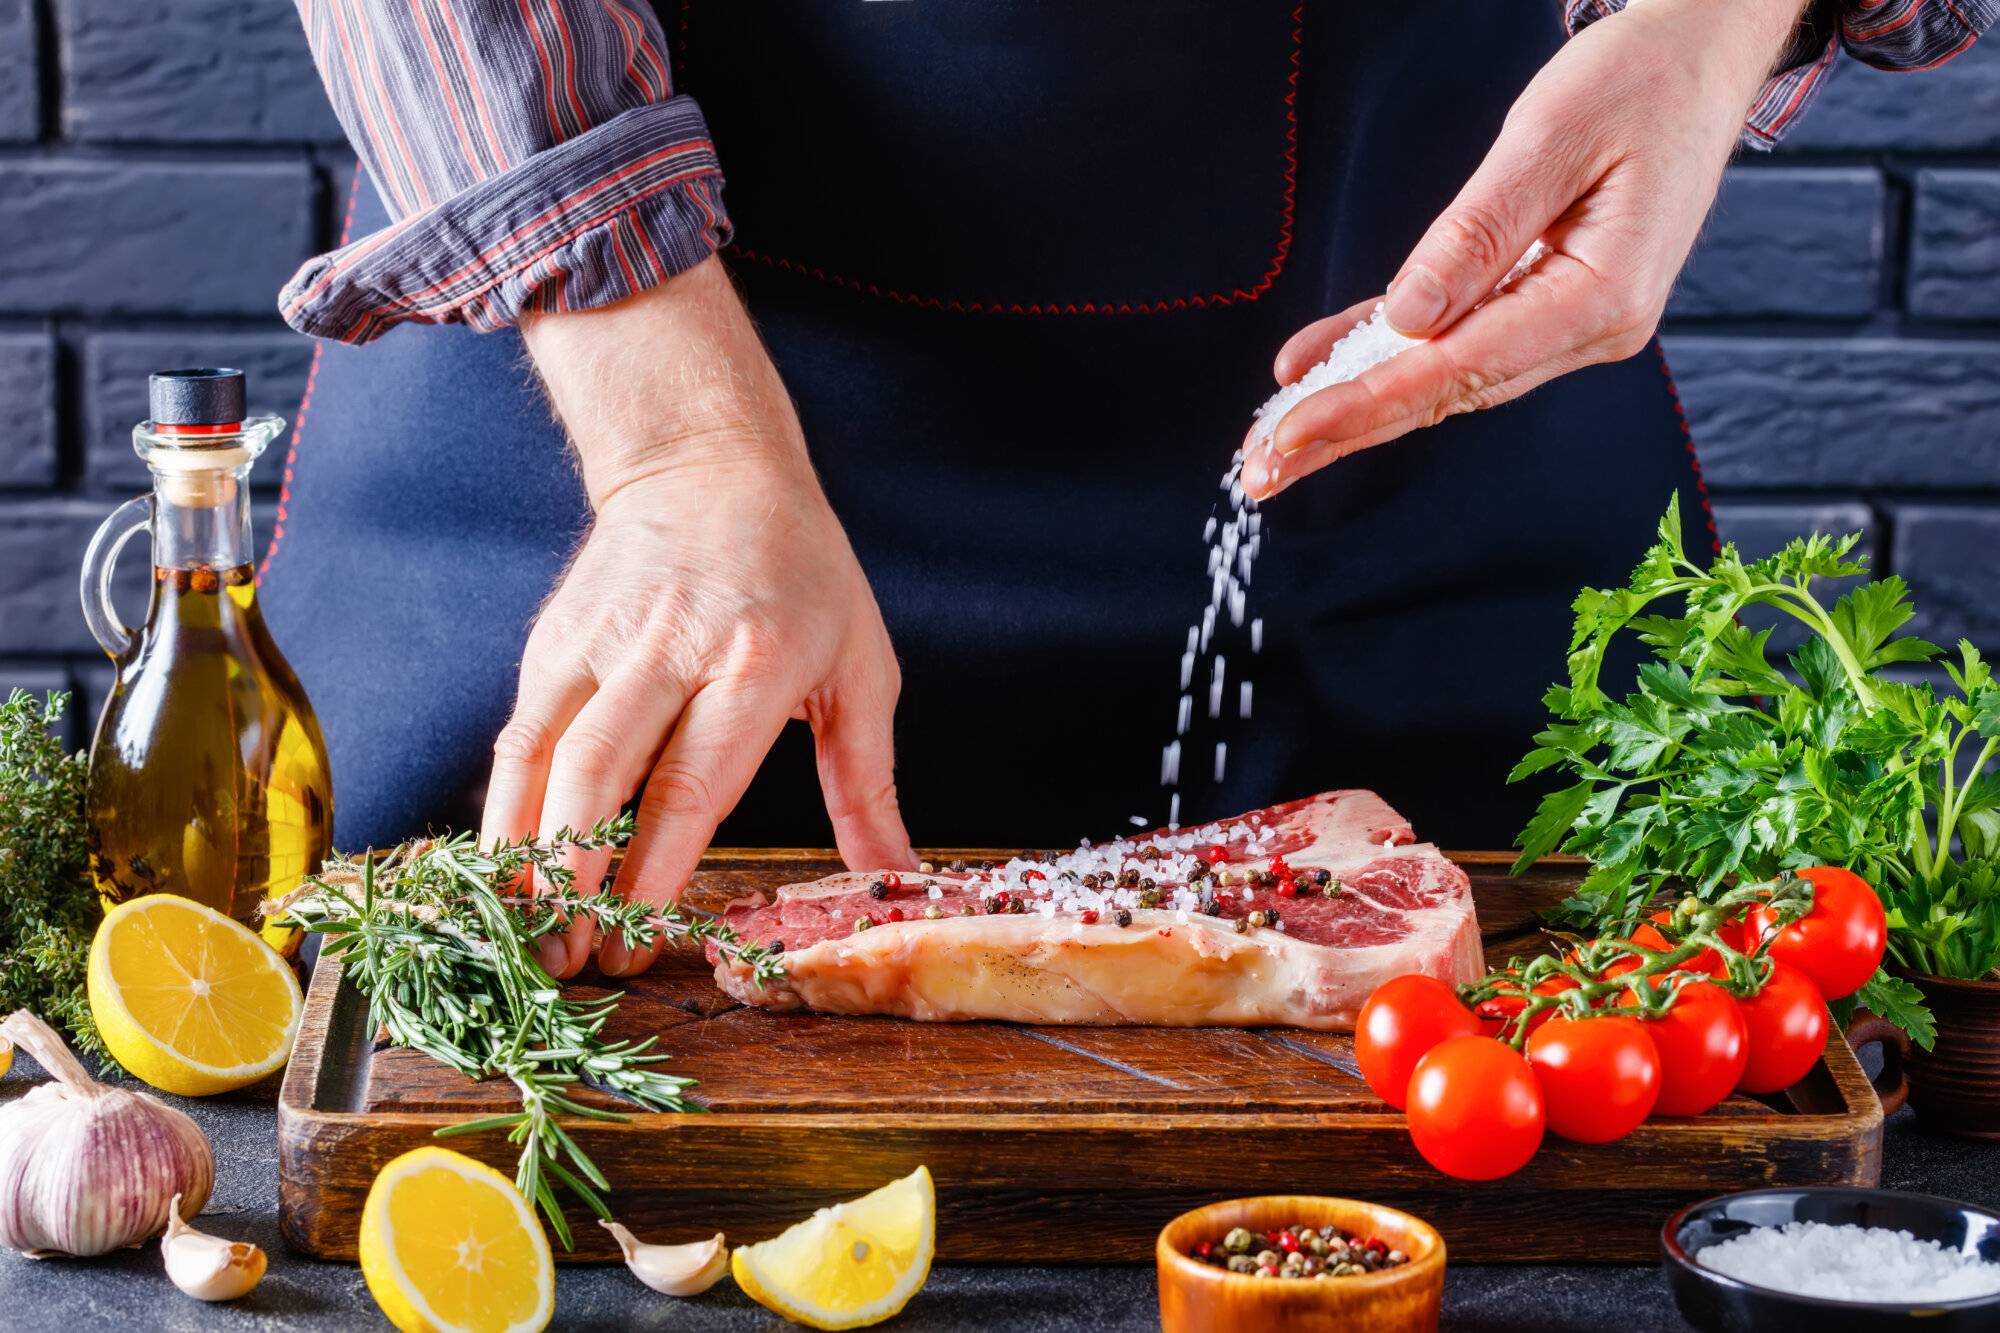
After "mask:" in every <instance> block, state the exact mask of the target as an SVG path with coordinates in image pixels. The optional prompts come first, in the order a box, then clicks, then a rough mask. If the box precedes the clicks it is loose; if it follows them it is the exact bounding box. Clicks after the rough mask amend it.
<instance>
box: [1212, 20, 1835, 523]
mask: <svg viewBox="0 0 2000 1333" xmlns="http://www.w3.org/2000/svg"><path fill="white" fill-rule="evenodd" d="M1801 7H1802V4H1801V0H1644V3H1639V4H1634V5H1633V6H1632V7H1631V8H1630V9H1628V10H1626V11H1624V12H1623V13H1619V14H1614V15H1612V16H1610V17H1608V18H1605V19H1602V20H1600V21H1598V22H1597V23H1594V24H1592V25H1591V26H1590V27H1588V28H1586V29H1585V30H1584V31H1582V32H1580V33H1578V34H1577V35H1576V37H1574V38H1573V39H1571V40H1570V42H1569V43H1568V44H1567V45H1566V46H1564V47H1563V49H1562V50H1561V51H1560V52H1558V53H1557V54H1556V56H1555V58H1554V59H1553V60H1551V61H1550V62H1549V63H1548V64H1547V65H1546V66H1544V67H1543V69H1542V71H1541V73H1539V74H1537V75H1536V76H1535V79H1534V82H1532V83H1530V84H1529V85H1528V88H1527V90H1526V91H1525V92H1523V93H1522V94H1521V97H1520V100H1518V101H1517V102H1515V104H1514V106H1513V109H1512V110H1511V111H1510V112H1509V113H1508V116H1507V121H1506V124H1505V125H1504V126H1503V128H1502V129H1501V131H1500V137H1499V139H1498V140H1497V141H1496V142H1495V143H1494V145H1493V148H1492V150H1491V151H1490V152H1488V153H1487V155H1486V160H1485V161H1484V162H1482V163H1481V164H1480V166H1479V170H1478V171H1477V172H1475V173H1474V174H1473V177H1472V179H1471V181H1470V182H1468V183H1467V184H1466V186H1465V188H1464V189H1463V190H1461V191H1460V192H1459V195H1458V198H1457V199H1455V200H1454V201H1453V202H1452V205H1451V207H1450V208H1448V209H1446V210H1445V212H1444V215H1443V216H1442V217H1440V218H1439V219H1438V220H1437V221H1436V222H1435V223H1434V224H1432V226H1431V229H1430V231H1429V232H1428V233H1426V235H1425V236H1424V238H1423V240H1422V241H1421V242H1419V243H1418V245H1417V248H1416V250H1415V252H1413V253H1412V254H1411V255H1410V258H1409V260H1408V261H1407V262H1406V263H1405V264H1404V265H1403V269H1402V272H1401V273H1399V274H1397V276H1396V279H1395V281H1394V282H1393V283H1391V284H1390V286H1389V295H1388V310H1387V316H1388V319H1389V322H1390V324H1391V325H1392V326H1393V327H1394V328H1396V329H1397V330H1398V331H1400V332H1402V333H1405V334H1408V335H1410V336H1412V337H1428V338H1429V341H1428V342H1426V343H1425V344H1424V345H1423V346H1421V347H1414V348H1411V349H1410V350H1409V351H1407V352H1404V353H1403V354H1402V355H1401V356H1398V357H1396V358H1395V359H1393V360H1391V361H1389V362H1386V363H1385V364H1383V365H1381V366H1378V367H1376V368H1375V369H1374V370H1371V371H1369V372H1367V373H1366V374H1364V375H1362V376H1361V377H1360V378H1358V379H1356V380H1353V381H1351V382H1350V383H1347V384H1340V385H1335V386H1333V387H1332V388H1328V389H1322V390H1321V391H1320V392H1318V393H1316V394H1313V395H1312V396H1311V397H1309V398H1306V399H1304V400H1303V401H1301V402H1300V403H1299V404H1298V405H1297V406H1295V407H1294V408H1293V409H1292V410H1291V411H1290V412H1289V413H1287V414H1286V416H1285V418H1284V420H1283V421H1281V422H1280V423H1279V424H1278V427H1277V429H1276V431H1275V432H1274V435H1273V440H1272V443H1273V446H1274V448H1273V449H1271V450H1268V451H1266V450H1258V451H1255V452H1253V453H1252V455H1251V456H1250V457H1249V458H1247V459H1246V460H1245V464H1244V471H1243V481H1244V486H1245V489H1247V490H1248V491H1249V492H1250V494H1251V495H1253V496H1255V497H1256V498H1258V499H1260V500H1261V499H1268V498H1269V497H1270V496H1272V495H1275V494H1277V493H1278V492H1279V491H1282V490H1284V489H1285V488H1286V487H1288V486H1290V485H1291V484H1292V483H1293V482H1295V481H1297V480H1298V479H1299V478H1300V477H1302V476H1305V475H1306V474H1307V473H1309V472H1315V471H1318V470H1319V469H1320V468H1323V467H1325V466H1326V465H1327V464H1328V463H1331V462H1333V461H1334V460H1336V459H1338V458H1342V457H1344V456H1346V455H1348V454H1351V453H1354V452H1355V451H1357V450H1360V449H1366V448H1368V447H1370V446H1371V445H1376V444H1382V443H1384V442H1386V441H1388V440H1393V439H1395V438H1397V437H1398V436H1400V435H1404V434H1406V433H1408V432H1409V431H1412V430H1415V429H1417V428H1418V427H1421V426H1429V425H1434V424H1436V423H1437V422H1439V421H1441V420H1443V419H1444V418H1445V417H1447V416H1451V415H1454V414H1456V413H1460V412H1472V411H1477V410H1479V409H1480V408H1485V407H1492V406H1494V405H1495V404H1498V403H1504V402H1506V401H1508V400H1509V399H1511V398H1517V397H1519V396H1520V395H1521V394H1524V393H1526V392H1527V391H1528V390H1529V389H1532V388H1534V387H1535V386H1536V385H1538V384H1541V383H1542V382H1543V381H1545V380H1549V379H1553V378H1554V377H1556V376H1557V375H1561V374H1564V373H1566V372H1568V371H1571V370H1575V369H1577V368H1579V367H1581V366H1587V365H1592V364H1594V363H1596V362H1600V361H1617V360H1622V359H1623V358H1625V357H1628V356H1631V355H1632V354H1634V353H1635V352H1637V351H1639V350H1640V349H1642V348H1643V347H1645V346H1646V344H1647V343H1648V342H1649V341H1650V340H1651V338H1652V335H1653V330H1654V328H1655V327H1656V326H1657V325H1658V323H1659V319H1660V312H1661V311H1662V310H1663V309H1664V308H1665V306H1666V302H1667V296H1668V294H1669V292H1670V291H1671V290H1672V288H1673V283H1674V278H1675V277H1676V276H1677V275H1678V274H1679V272H1680V269H1681V265H1682V264H1683V263H1685V262H1686V260H1687V255H1688V251H1689V250H1690V249H1691V248H1692V247H1693V245H1694V240H1695V236H1696V234H1697V233H1698V232H1699V231H1700V230H1701V224H1702V219H1703V218H1705V217H1706V216H1707V215H1708V209H1709V205H1710V203H1711V202H1712V201H1713V200H1714V198H1715V191H1716V187H1717V186H1718V185H1719V184H1720V183H1721V179H1722V169H1723V166H1724V165H1725V164H1726V163H1727V162H1728V160H1729V156H1730V153H1731V151H1732V150H1733V149H1734V147H1735V144H1736V137H1737V131H1738V130H1739V129H1740V127H1741V126H1742V124H1743V119H1744V116H1745V114H1746V113H1747V111H1748V110H1749V106H1750V103H1751V100H1752V98H1753V97H1754V96H1755V95H1756V92H1757V89H1758V88H1759V86H1760V85H1761V84H1762V83H1763V81H1764V79H1765V78H1766V76H1767V75H1768V74H1769V72H1770V68H1771V65H1772V63H1773V62H1774V61H1775V60H1776V58H1777V54H1778V52H1779V51H1780V50H1781V49H1782V48H1783V46H1784V43H1785V41H1786V39H1787V38H1788V37H1789V35H1790V33H1791V29H1792V25H1793V23H1794V22H1795V21H1796V20H1797V18H1798V15H1799V11H1800V9H1801ZM1538 237H1539V238H1542V239H1544V240H1546V241H1547V242H1548V243H1549V245H1550V246H1551V247H1552V250H1553V253H1551V254H1550V255H1549V256H1547V257H1546V258H1544V259H1543V260H1542V261H1541V263H1540V264H1539V265H1538V266H1537V267H1536V268H1535V269H1534V270H1533V271H1532V272H1531V273H1529V274H1528V275H1527V276H1526V277H1525V278H1523V279H1521V280H1520V281H1519V282H1517V283H1516V284H1515V285H1514V286H1513V287H1511V288H1509V289H1508V291H1507V292H1506V293H1504V294H1502V295H1501V296H1499V297H1496V298H1494V299H1493V300H1491V301H1488V302H1487V303H1486V304H1485V305H1483V306H1479V308H1478V309H1477V310H1475V309H1473V307H1474V306H1478V305H1479V302H1481V301H1482V300H1485V299H1486V297H1487V295H1488V294H1489V293H1490V292H1491V291H1492V290H1493V287H1494V286H1495V284H1497V283H1498V282H1499V281H1500V280H1501V278H1502V277H1504V276H1505V275H1506V273H1507V270H1508V269H1509V268H1511V267H1512V266H1513V264H1514V261H1515V260H1517V259H1519V258H1520V257H1521V255H1522V254H1523V252H1525V251H1526V250H1527V249H1528V247H1529V246H1530V245H1531V244H1532V243H1533V242H1534V241H1535V240H1536V238H1538ZM1374 305H1375V302H1374V300H1373V299H1372V298H1371V299H1370V300H1367V301H1363V302H1362V303H1360V304H1359V305H1356V306H1354V307H1353V308H1351V309H1349V310H1347V311H1344V312H1343V313H1341V314H1338V315H1335V316H1332V317H1331V318H1328V319H1323V320H1320V321H1319V322H1318V323H1315V324H1312V325H1309V326H1308V327H1306V328H1305V329H1302V330H1300V331H1299V333H1297V334H1296V335H1294V336H1293V338H1292V339H1291V341H1290V342H1288V343H1286V344H1285V347H1284V350H1282V351H1281V352H1279V354H1278V362H1277V367H1276V370H1277V377H1278V382H1279V383H1280V384H1289V383H1291V382H1292V381H1294V380H1296V379H1298V378H1299V376H1301V375H1303V374H1304V373H1305V372H1306V371H1307V370H1309V369H1310V368H1311V367H1312V366H1314V365H1315V364H1317V363H1318V362H1320V361H1322V360H1324V359H1325V358H1326V354H1327V351H1328V349H1329V348H1330V347H1332V345H1333V344H1334V342H1336V341H1337V340H1338V339H1339V338H1340V337H1341V336H1342V335H1344V334H1345V333H1346V332H1347V331H1348V330H1349V329H1351V328H1353V327H1354V325H1355V324H1356V323H1358V322H1360V321H1361V320H1362V319H1364V318H1366V317H1367V314H1368V312H1369V311H1370V310H1371V309H1373V308H1374Z"/></svg>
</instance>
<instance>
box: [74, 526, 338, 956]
mask: <svg viewBox="0 0 2000 1333" xmlns="http://www.w3.org/2000/svg"><path fill="white" fill-rule="evenodd" d="M251 573H252V571H251V568H250V566H249V565H248V564H242V565H237V566H235V567H233V568H231V569H228V570H222V571H217V570H213V569H210V568H207V567H205V566H204V567H200V568H197V569H194V570H185V569H155V570H154V582H153V604H152V609H151V611H150V612H149V613H148V615H147V617H146V629H145V631H144V632H143V633H142V634H141V636H140V640H139V644H138V648H137V651H136V652H134V653H133V654H132V655H131V657H130V659H129V660H127V661H125V662H122V663H120V665H119V670H118V679H117V684H116V685H115V686H114V687H113V689H112V694H111V698H110V700H109V702H108V703H107V704H106V705H105V709H104V715H103V718H102V720H101V722H100V724H99V727H98V733H97V742H96V744H95V745H94V746H93V747H92V751H91V767H90V814H91V819H90V826H91V842H92V846H91V866H92V869H93V871H94V873H95V875H96V878H97V887H98V891H99V892H100V893H101V894H102V895H103V896H104V899H105V902H106V904H107V905H110V904H113V903H118V902H123V901H124V900H125V899H127V898H132V897H136V896H138V895H139V894H142V893H160V892H167V893H178V894H181V895H183V896H185V897H189V898H192V899H194V900H195V901H196V902H200V903H205V904H207V905H208V906H210V907H213V908H215V909H216V910H217V911H219V912H224V913H227V914H228V915H230V916H233V917H235V918H236V919H237V920H239V921H241V922H243V923H244V924H245V925H248V926H252V927H253V928H260V927H261V926H262V922H261V921H260V920H259V919H258V915H257V909H258V905H259V904H260V903H261V902H263V900H264V898H265V897H266V896H267V895H271V894H278V893H283V892H285V891H287V890H289V889H291V888H294V887H296V886H297V885H298V883H299V881H300V880H301V879H302V878H304V877H305V875H306V874H307V873H309V872H310V871H313V870H317V869H318V868H319V863H320V861H321V860H322V859H323V858H324V857H325V856H326V854H327V852H328V850H329V849H330V847H331V844H332V837H333V794H332V785H331V783H330V782H329V780H328V776H327V764H326V747H325V744H324V742H323V741H321V739H320V731H319V720H318V719H317V718H315V717H314V716H313V711H312V704H311V703H310V702H309V701H308V700H307V699H306V696H305V692H304V691H303V690H302V689H300V688H299V682H298V678H297V677H296V676H295V675H293V673H292V669H291V667H290V665H289V664H288V663H286V661H285V659H284V657H283V656H282V655H280V654H279V653H278V651H277V646H276V645H275V644H274V643H272V641H271V635H270V631H269V630H267V629H266V628H265V627H264V618H263V615H262V614H261V613H260V612H259V611H258V609H257V585H256V583H255V582H254V581H253V579H252V577H251Z"/></svg>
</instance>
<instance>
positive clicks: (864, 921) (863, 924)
mask: <svg viewBox="0 0 2000 1333" xmlns="http://www.w3.org/2000/svg"><path fill="white" fill-rule="evenodd" d="M874 924H875V923H874V922H873V921H871V920H869V919H868V918H867V917H865V916H858V917H856V918H854V933H855V934H857V935H859V934H860V933H861V932H862V931H864V930H866V929H868V928H869V927H870V926H872V925H874Z"/></svg>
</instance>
